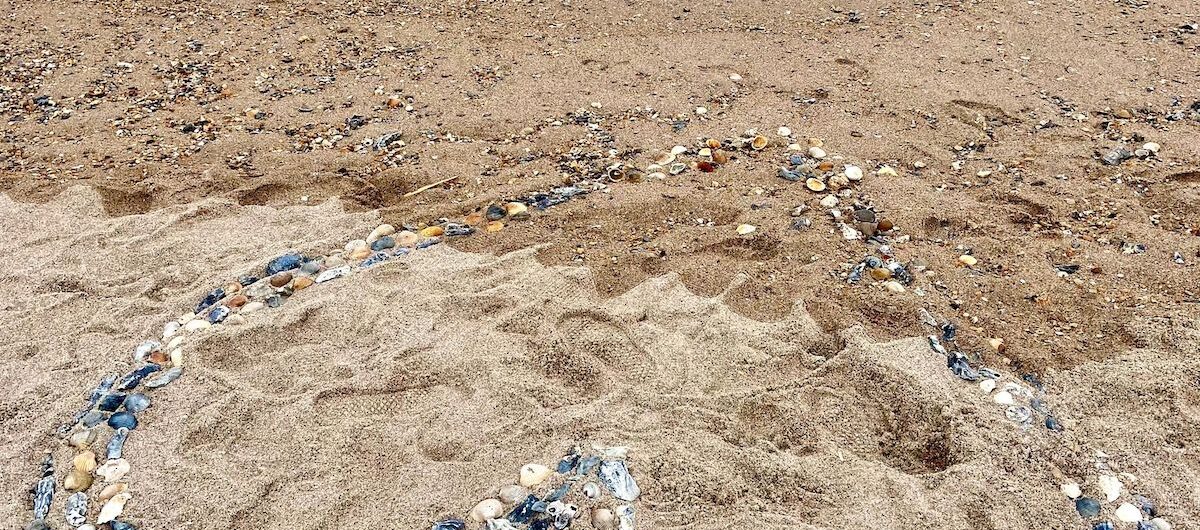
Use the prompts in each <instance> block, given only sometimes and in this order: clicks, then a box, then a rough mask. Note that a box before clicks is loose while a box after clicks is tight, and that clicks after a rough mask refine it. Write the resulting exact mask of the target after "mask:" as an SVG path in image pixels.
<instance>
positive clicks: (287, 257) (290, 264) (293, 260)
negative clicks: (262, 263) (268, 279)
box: [266, 252, 304, 276]
mask: <svg viewBox="0 0 1200 530" xmlns="http://www.w3.org/2000/svg"><path fill="white" fill-rule="evenodd" d="M303 261H304V257H303V256H301V255H300V254H298V253H295V252H289V253H287V254H284V255H282V256H279V257H278V258H275V259H273V260H271V261H270V262H269V263H267V268H266V272H267V276H270V275H272V274H276V273H280V272H283V271H286V270H292V269H294V268H296V267H299V266H300V264H301V262H303Z"/></svg>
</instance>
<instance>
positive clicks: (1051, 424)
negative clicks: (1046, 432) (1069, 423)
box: [1046, 416, 1063, 432]
mask: <svg viewBox="0 0 1200 530" xmlns="http://www.w3.org/2000/svg"><path fill="white" fill-rule="evenodd" d="M1046 428H1047V429H1050V430H1052V431H1054V432H1062V430H1063V426H1062V424H1061V423H1059V422H1058V420H1056V419H1054V416H1046Z"/></svg>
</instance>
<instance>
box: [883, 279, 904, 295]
mask: <svg viewBox="0 0 1200 530" xmlns="http://www.w3.org/2000/svg"><path fill="white" fill-rule="evenodd" d="M883 286H884V287H886V288H887V290H889V291H891V292H893V293H897V294H899V293H903V292H904V291H906V289H905V288H904V284H902V283H900V282H898V281H896V280H891V281H888V282H884V284H883Z"/></svg>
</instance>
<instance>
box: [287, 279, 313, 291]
mask: <svg viewBox="0 0 1200 530" xmlns="http://www.w3.org/2000/svg"><path fill="white" fill-rule="evenodd" d="M312 284H313V279H312V278H309V277H308V276H301V277H299V278H296V281H294V282H292V288H294V289H296V290H297V291H299V290H300V289H304V288H307V287H309V286H311V285H312Z"/></svg>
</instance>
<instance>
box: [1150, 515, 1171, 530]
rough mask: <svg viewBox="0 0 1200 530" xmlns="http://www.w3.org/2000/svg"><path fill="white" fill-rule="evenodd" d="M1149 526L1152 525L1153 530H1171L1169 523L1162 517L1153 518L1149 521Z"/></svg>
mask: <svg viewBox="0 0 1200 530" xmlns="http://www.w3.org/2000/svg"><path fill="white" fill-rule="evenodd" d="M1150 524H1152V525H1154V529H1155V530H1171V523H1168V522H1167V520H1166V519H1163V518H1162V517H1155V518H1153V519H1151V520H1150Z"/></svg>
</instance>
